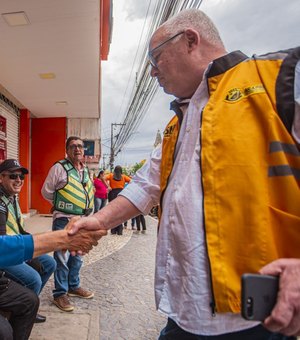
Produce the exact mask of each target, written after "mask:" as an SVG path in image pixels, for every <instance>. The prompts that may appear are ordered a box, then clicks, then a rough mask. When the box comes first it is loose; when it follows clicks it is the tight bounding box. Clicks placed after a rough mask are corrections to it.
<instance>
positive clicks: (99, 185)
mask: <svg viewBox="0 0 300 340" xmlns="http://www.w3.org/2000/svg"><path fill="white" fill-rule="evenodd" d="M94 187H95V194H94V195H95V204H94V212H95V213H96V212H97V211H98V210H100V209H102V208H103V207H105V205H106V202H107V194H108V191H109V190H110V187H109V185H108V183H107V181H106V179H105V174H104V170H100V171H99V174H98V176H97V177H96V178H95V179H94Z"/></svg>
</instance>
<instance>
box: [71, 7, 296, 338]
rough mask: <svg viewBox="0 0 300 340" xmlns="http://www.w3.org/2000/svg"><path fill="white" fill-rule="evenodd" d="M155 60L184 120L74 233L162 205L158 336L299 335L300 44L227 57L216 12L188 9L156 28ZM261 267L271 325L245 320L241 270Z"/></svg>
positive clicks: (174, 123)
mask: <svg viewBox="0 0 300 340" xmlns="http://www.w3.org/2000/svg"><path fill="white" fill-rule="evenodd" d="M148 55H149V62H150V65H151V76H152V77H155V78H157V81H158V82H159V84H160V86H161V87H162V88H163V90H164V91H165V92H166V93H168V94H171V95H174V96H175V97H176V99H175V101H173V102H172V104H171V108H172V109H173V110H174V111H175V113H176V115H175V116H174V117H173V118H172V119H171V121H170V122H169V124H168V125H167V127H166V129H165V131H164V139H163V143H162V146H161V147H158V148H157V149H155V150H154V151H153V153H152V155H151V157H150V159H149V160H148V161H147V162H146V163H145V165H144V166H143V167H142V168H141V169H140V170H139V171H138V172H137V173H136V175H135V177H134V178H133V180H132V182H131V183H130V184H129V185H128V187H127V188H125V189H124V190H123V191H122V192H121V193H120V195H119V196H118V197H117V198H116V199H115V200H114V201H113V202H111V203H110V204H108V205H107V206H106V207H105V208H104V209H102V210H100V211H99V212H98V213H97V214H94V215H93V216H92V217H87V218H83V219H81V220H79V221H76V222H75V223H74V225H73V227H72V229H71V231H70V233H76V231H77V230H79V229H81V228H85V229H89V230H93V229H94V230H97V229H105V230H107V229H109V228H112V227H114V226H115V225H116V224H119V223H121V222H122V221H124V220H127V219H129V218H130V217H132V216H136V215H138V214H141V213H143V214H147V213H148V212H149V210H150V209H151V208H152V207H153V206H154V205H156V204H157V203H158V202H160V205H159V209H160V212H159V217H160V221H159V230H158V235H157V249H156V271H155V297H156V306H157V308H158V310H159V311H161V312H162V313H163V314H164V315H166V316H167V317H168V321H167V325H166V327H165V328H164V329H163V330H162V331H161V333H160V336H159V340H171V339H172V340H182V339H189V340H204V339H210V340H240V339H243V340H254V339H255V340H257V339H260V340H274V339H277V340H279V339H281V340H283V339H296V338H295V337H296V336H297V335H300V247H299V245H300V208H299V207H300V190H299V183H300V182H299V180H300V175H299V174H300V153H299V144H300V67H299V65H300V48H294V49H289V50H286V51H283V50H281V51H280V52H275V53H269V54H265V55H262V56H256V55H255V56H253V57H248V56H246V55H245V54H244V53H242V52H241V51H234V52H231V53H228V52H227V51H226V49H225V47H224V44H223V42H222V40H221V38H220V35H219V33H218V30H217V28H216V27H215V25H214V23H213V22H212V21H211V19H210V18H209V17H208V16H207V15H205V14H204V13H203V12H202V11H200V10H197V9H189V10H183V11H181V12H179V13H178V14H177V15H175V16H173V17H172V18H170V19H169V20H167V21H166V22H165V23H163V24H162V25H161V26H160V27H159V28H158V29H157V30H156V31H155V32H154V34H153V35H152V37H151V39H150V44H149V53H148ZM183 174H184V176H183ZM255 272H260V273H263V274H269V275H276V276H278V277H279V292H278V295H277V303H276V305H275V306H274V308H273V310H272V312H271V315H270V316H269V317H267V318H266V319H265V320H264V322H263V323H260V322H254V321H248V320H244V319H243V318H242V317H241V315H240V303H241V275H242V274H243V273H255ZM283 334H284V335H283Z"/></svg>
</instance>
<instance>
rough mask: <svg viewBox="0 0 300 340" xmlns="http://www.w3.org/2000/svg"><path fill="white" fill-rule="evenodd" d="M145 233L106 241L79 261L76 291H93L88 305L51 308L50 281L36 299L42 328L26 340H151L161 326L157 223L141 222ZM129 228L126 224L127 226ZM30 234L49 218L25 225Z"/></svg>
mask: <svg viewBox="0 0 300 340" xmlns="http://www.w3.org/2000/svg"><path fill="white" fill-rule="evenodd" d="M146 221H147V233H146V234H134V233H132V231H131V230H124V235H123V236H117V235H108V236H107V237H105V238H103V239H102V240H101V241H100V243H99V245H98V246H97V247H96V248H95V249H94V250H93V251H92V252H91V253H90V254H89V255H87V256H85V258H84V267H83V268H82V270H81V278H82V286H83V287H86V288H90V289H92V290H94V291H95V297H94V299H92V300H83V299H78V298H71V300H72V301H73V302H74V303H75V304H76V310H75V311H74V312H73V313H64V312H61V311H59V309H58V308H57V307H55V306H54V305H53V304H52V303H51V299H52V294H51V291H52V289H53V280H52V279H50V281H49V282H48V283H47V285H46V287H45V288H44V290H43V292H42V294H41V307H40V313H41V314H44V315H46V316H47V322H46V323H45V324H37V325H35V326H34V329H33V332H32V335H31V337H30V339H31V340H50V339H51V340H53V339H54V340H71V339H72V340H74V339H80V340H85V339H89V340H98V339H100V340H123V339H124V340H154V339H157V337H158V335H159V331H160V329H161V328H162V327H163V326H164V324H165V322H166V320H165V317H163V316H162V315H161V314H159V313H158V312H157V311H155V307H154V292H153V280H154V253H155V242H156V232H157V229H156V225H157V221H156V220H154V219H153V218H151V217H147V219H146ZM128 224H129V225H130V223H128ZM26 225H27V226H29V229H30V231H31V232H32V233H35V232H38V231H46V230H49V229H50V226H51V218H49V217H41V216H33V217H31V218H30V219H28V220H26Z"/></svg>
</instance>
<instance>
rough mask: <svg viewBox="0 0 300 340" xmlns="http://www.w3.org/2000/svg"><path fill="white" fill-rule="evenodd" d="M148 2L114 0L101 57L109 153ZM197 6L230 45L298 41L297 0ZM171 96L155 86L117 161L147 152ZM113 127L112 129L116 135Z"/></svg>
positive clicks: (245, 47)
mask: <svg viewBox="0 0 300 340" xmlns="http://www.w3.org/2000/svg"><path fill="white" fill-rule="evenodd" d="M160 1H163V0H160ZM149 2H150V3H151V5H150V12H149V15H150V14H152V13H151V9H153V7H154V5H155V2H156V1H155V0H152V1H150V0H147V1H146V0H144V1H141V0H126V1H122V0H114V2H113V20H114V25H113V35H112V43H111V46H110V53H109V56H108V61H104V62H102V143H103V144H104V145H102V147H103V152H104V153H107V154H108V153H109V152H110V150H109V148H108V147H109V146H110V135H111V123H122V121H123V119H124V114H125V110H126V107H127V105H128V99H129V96H130V94H131V92H132V89H133V86H134V80H135V79H134V77H135V72H136V71H137V69H138V64H137V60H139V56H140V52H141V51H140V50H139V51H138V46H139V42H140V41H141V43H140V48H141V49H142V47H143V46H144V42H145V35H146V34H147V32H148V25H149V20H150V19H149V15H148V21H146V22H145V17H146V13H147V8H148V5H149ZM200 9H201V10H203V11H204V12H205V13H206V14H207V15H209V16H210V17H211V18H212V19H213V21H214V22H215V24H216V26H217V27H218V29H219V31H220V34H221V37H222V39H223V41H224V43H225V46H226V48H227V50H228V51H233V50H237V49H239V50H241V51H243V52H244V53H246V54H247V55H252V54H262V53H266V52H270V51H276V50H279V49H285V48H289V47H295V46H298V45H300V21H299V13H300V1H299V0H285V1H283V0H281V1H280V0H203V2H202V5H201V7H200ZM143 27H144V31H143ZM142 32H144V34H143V36H142V35H141V33H142ZM136 54H137V57H136V58H135V56H136ZM134 60H136V62H135V64H134ZM172 99H173V98H172V97H171V96H168V95H166V94H165V93H164V92H163V91H162V90H161V89H160V90H159V92H158V93H157V95H156V96H155V97H154V100H153V101H152V103H151V105H150V107H149V109H148V111H147V113H146V116H145V118H144V119H143V120H142V122H141V124H140V126H139V128H138V130H137V132H136V133H134V134H133V135H132V137H131V139H130V142H129V143H128V144H127V145H126V146H125V147H124V149H123V151H122V152H121V153H120V154H119V155H118V156H117V158H116V161H115V165H117V164H120V165H122V166H125V165H131V164H135V163H136V162H140V161H141V160H143V159H145V158H147V157H148V156H149V154H150V152H151V150H152V149H153V144H154V141H155V136H156V133H157V130H160V131H161V132H162V131H163V130H164V127H165V125H166V123H167V122H168V121H169V120H170V118H171V117H172V112H171V111H169V102H170V101H171V100H172ZM117 132H118V131H117V129H115V131H114V135H115V134H117ZM106 146H107V147H106ZM106 161H108V157H107V160H106Z"/></svg>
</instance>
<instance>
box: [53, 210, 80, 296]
mask: <svg viewBox="0 0 300 340" xmlns="http://www.w3.org/2000/svg"><path fill="white" fill-rule="evenodd" d="M68 222H69V220H68V219H67V218H66V217H59V218H57V219H55V220H54V221H53V225H52V230H62V229H64V228H65V226H66V225H67V224H68ZM54 259H55V260H56V263H57V267H56V271H55V273H54V286H55V289H54V290H53V296H54V297H58V296H61V295H64V294H66V293H67V292H68V291H69V290H70V289H76V288H78V287H80V278H79V272H80V268H81V266H82V257H81V256H78V255H76V256H71V255H70V253H69V251H66V252H62V251H55V252H54Z"/></svg>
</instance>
